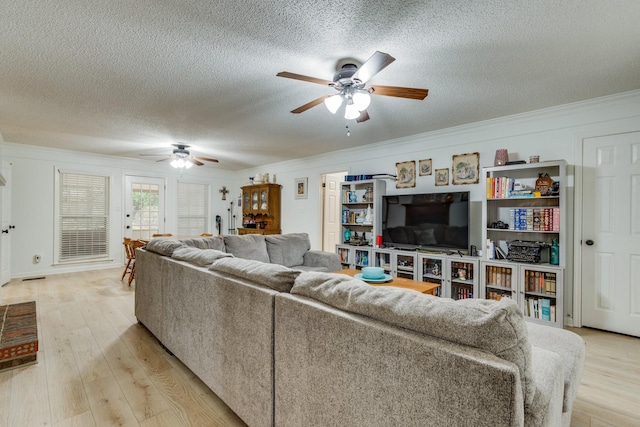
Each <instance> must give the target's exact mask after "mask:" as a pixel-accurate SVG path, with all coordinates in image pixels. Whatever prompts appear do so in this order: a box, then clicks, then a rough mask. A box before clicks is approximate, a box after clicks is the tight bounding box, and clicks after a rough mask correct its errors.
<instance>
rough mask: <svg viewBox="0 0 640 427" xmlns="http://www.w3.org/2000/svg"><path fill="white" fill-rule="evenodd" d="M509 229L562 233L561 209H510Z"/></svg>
mask: <svg viewBox="0 0 640 427" xmlns="http://www.w3.org/2000/svg"><path fill="white" fill-rule="evenodd" d="M509 229H510V230H519V231H560V208H512V209H509Z"/></svg>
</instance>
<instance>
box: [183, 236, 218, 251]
mask: <svg viewBox="0 0 640 427" xmlns="http://www.w3.org/2000/svg"><path fill="white" fill-rule="evenodd" d="M181 242H182V243H184V244H185V245H187V246H191V247H194V248H200V249H215V250H217V251H224V239H223V238H222V236H220V237H194V238H191V239H182V240H181Z"/></svg>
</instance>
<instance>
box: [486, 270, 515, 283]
mask: <svg viewBox="0 0 640 427" xmlns="http://www.w3.org/2000/svg"><path fill="white" fill-rule="evenodd" d="M485 274H486V282H487V284H488V285H489V286H491V285H494V286H500V287H503V288H510V287H511V283H512V280H511V276H512V269H511V268H508V267H497V266H494V265H488V266H487V267H486V270H485Z"/></svg>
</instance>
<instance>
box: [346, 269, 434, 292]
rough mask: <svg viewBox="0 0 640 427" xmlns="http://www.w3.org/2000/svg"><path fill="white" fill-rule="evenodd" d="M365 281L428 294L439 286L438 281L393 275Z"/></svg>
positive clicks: (352, 275)
mask: <svg viewBox="0 0 640 427" xmlns="http://www.w3.org/2000/svg"><path fill="white" fill-rule="evenodd" d="M334 273H337V274H346V275H347V276H351V277H354V276H355V275H356V274H358V273H362V271H360V270H353V269H344V270H338V271H335V272H334ZM366 283H367V284H368V285H371V286H393V287H396V288H404V289H413V290H414V291H418V292H420V293H423V294H430V295H435V294H436V290H437V289H438V288H439V287H440V284H439V283H431V282H420V281H418V280H411V279H405V278H404V277H394V278H393V279H391V281H389V282H384V283H370V282H366Z"/></svg>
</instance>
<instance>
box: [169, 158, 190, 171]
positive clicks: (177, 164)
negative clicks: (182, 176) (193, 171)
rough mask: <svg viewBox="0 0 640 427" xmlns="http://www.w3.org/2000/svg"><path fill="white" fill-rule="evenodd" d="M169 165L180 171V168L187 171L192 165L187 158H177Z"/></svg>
mask: <svg viewBox="0 0 640 427" xmlns="http://www.w3.org/2000/svg"><path fill="white" fill-rule="evenodd" d="M169 164H170V165H171V166H173V167H174V168H176V169H182V168H187V169H189V168H190V167H191V166H193V163H192V162H191V161H189V159H188V158H184V157H177V158H175V159H173V160H172V161H171V163H169Z"/></svg>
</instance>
